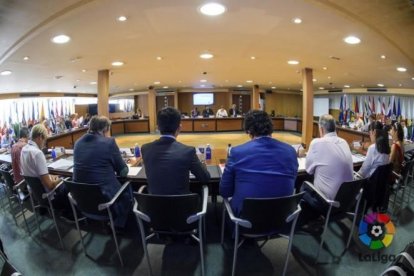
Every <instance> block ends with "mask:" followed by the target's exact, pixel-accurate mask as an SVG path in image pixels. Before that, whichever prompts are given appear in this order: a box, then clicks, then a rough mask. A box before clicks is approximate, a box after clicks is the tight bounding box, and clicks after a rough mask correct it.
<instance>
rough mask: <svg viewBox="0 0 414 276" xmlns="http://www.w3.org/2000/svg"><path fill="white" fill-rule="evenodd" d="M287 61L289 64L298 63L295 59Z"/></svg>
mask: <svg viewBox="0 0 414 276" xmlns="http://www.w3.org/2000/svg"><path fill="white" fill-rule="evenodd" d="M287 63H288V64H290V65H298V64H299V61H297V60H288V62H287Z"/></svg>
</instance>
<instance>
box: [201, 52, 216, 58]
mask: <svg viewBox="0 0 414 276" xmlns="http://www.w3.org/2000/svg"><path fill="white" fill-rule="evenodd" d="M213 57H214V56H213V54H211V53H203V54H201V55H200V58H202V59H210V58H213Z"/></svg>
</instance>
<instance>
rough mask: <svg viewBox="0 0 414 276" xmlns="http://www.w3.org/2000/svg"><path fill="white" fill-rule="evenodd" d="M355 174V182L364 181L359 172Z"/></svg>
mask: <svg viewBox="0 0 414 276" xmlns="http://www.w3.org/2000/svg"><path fill="white" fill-rule="evenodd" d="M353 173H354V179H355V180H359V179H363V178H364V177H363V176H362V175H360V174H359V173H358V172H355V171H354V172H353Z"/></svg>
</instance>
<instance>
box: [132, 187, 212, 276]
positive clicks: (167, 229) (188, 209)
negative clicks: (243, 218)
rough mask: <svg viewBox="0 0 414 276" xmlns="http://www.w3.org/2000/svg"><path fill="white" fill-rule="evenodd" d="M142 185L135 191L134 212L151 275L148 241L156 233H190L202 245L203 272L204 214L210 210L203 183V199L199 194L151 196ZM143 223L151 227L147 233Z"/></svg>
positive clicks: (206, 190)
mask: <svg viewBox="0 0 414 276" xmlns="http://www.w3.org/2000/svg"><path fill="white" fill-rule="evenodd" d="M145 189H146V186H142V187H141V188H140V189H139V191H138V193H134V196H135V205H134V213H135V215H136V218H137V221H138V225H139V228H140V232H141V239H142V245H143V248H144V252H145V257H146V258H147V261H148V267H149V272H150V275H152V268H151V262H150V260H149V256H148V248H147V241H148V240H149V239H151V238H152V237H154V236H155V235H156V234H169V235H190V236H191V237H192V238H193V239H194V240H196V241H197V242H198V243H199V246H200V259H201V274H202V275H204V249H203V246H204V239H203V237H204V230H205V229H204V225H205V222H204V217H205V215H206V212H207V198H208V188H207V186H203V192H202V202H201V204H200V196H199V195H198V194H186V195H151V194H147V193H144V190H145ZM144 222H145V223H148V225H149V226H150V230H149V231H150V234H149V235H147V236H146V233H145V229H144Z"/></svg>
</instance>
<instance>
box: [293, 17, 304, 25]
mask: <svg viewBox="0 0 414 276" xmlns="http://www.w3.org/2000/svg"><path fill="white" fill-rule="evenodd" d="M292 21H293V23H295V24H300V23H302V19H300V18H299V17H296V18H293V19H292Z"/></svg>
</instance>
